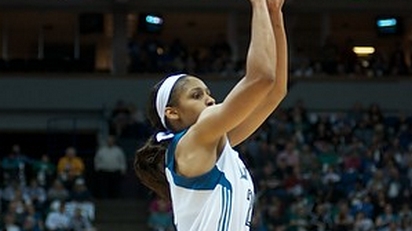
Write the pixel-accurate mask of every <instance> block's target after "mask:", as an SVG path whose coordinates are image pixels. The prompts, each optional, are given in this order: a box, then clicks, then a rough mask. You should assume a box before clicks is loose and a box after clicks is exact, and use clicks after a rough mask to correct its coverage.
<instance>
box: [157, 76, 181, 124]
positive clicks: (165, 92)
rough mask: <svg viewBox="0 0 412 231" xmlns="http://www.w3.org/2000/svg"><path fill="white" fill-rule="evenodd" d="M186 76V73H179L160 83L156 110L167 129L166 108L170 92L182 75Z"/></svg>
mask: <svg viewBox="0 0 412 231" xmlns="http://www.w3.org/2000/svg"><path fill="white" fill-rule="evenodd" d="M183 76H186V74H179V75H172V76H169V77H167V78H166V79H165V81H163V83H162V85H160V87H159V90H158V91H157V95H156V111H157V115H158V116H159V118H160V121H161V122H162V125H163V127H164V128H166V129H167V126H166V119H165V109H166V105H167V102H169V98H170V94H171V92H172V89H173V86H174V85H175V84H176V82H177V80H179V79H180V78H181V77H183Z"/></svg>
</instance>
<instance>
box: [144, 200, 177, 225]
mask: <svg viewBox="0 0 412 231" xmlns="http://www.w3.org/2000/svg"><path fill="white" fill-rule="evenodd" d="M148 225H149V228H150V229H151V230H153V231H171V230H172V227H173V220H172V207H171V204H170V202H167V201H165V200H164V199H161V198H158V197H156V198H155V199H153V200H152V202H151V203H150V215H149V221H148Z"/></svg>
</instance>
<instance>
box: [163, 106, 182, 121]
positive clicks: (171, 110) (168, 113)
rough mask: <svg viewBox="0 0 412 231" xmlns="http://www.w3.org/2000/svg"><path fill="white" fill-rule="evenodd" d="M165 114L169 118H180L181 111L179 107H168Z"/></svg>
mask: <svg viewBox="0 0 412 231" xmlns="http://www.w3.org/2000/svg"><path fill="white" fill-rule="evenodd" d="M165 116H166V118H167V119H168V120H178V119H179V113H178V111H177V109H176V108H174V107H166V109H165Z"/></svg>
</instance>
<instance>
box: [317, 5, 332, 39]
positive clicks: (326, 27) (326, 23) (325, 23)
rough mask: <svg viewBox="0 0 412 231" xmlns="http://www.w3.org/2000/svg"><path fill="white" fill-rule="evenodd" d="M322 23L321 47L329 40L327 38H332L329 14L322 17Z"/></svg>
mask: <svg viewBox="0 0 412 231" xmlns="http://www.w3.org/2000/svg"><path fill="white" fill-rule="evenodd" d="M321 20H322V21H321V22H320V23H321V25H320V30H321V31H320V44H319V45H320V46H321V47H322V46H323V45H324V44H325V42H326V40H327V38H328V37H329V36H330V33H331V32H330V15H329V13H324V14H323V15H322V19H321Z"/></svg>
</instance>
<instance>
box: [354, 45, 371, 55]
mask: <svg viewBox="0 0 412 231" xmlns="http://www.w3.org/2000/svg"><path fill="white" fill-rule="evenodd" d="M353 52H355V54H356V55H358V56H367V55H371V54H373V53H375V47H372V46H354V47H353Z"/></svg>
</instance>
